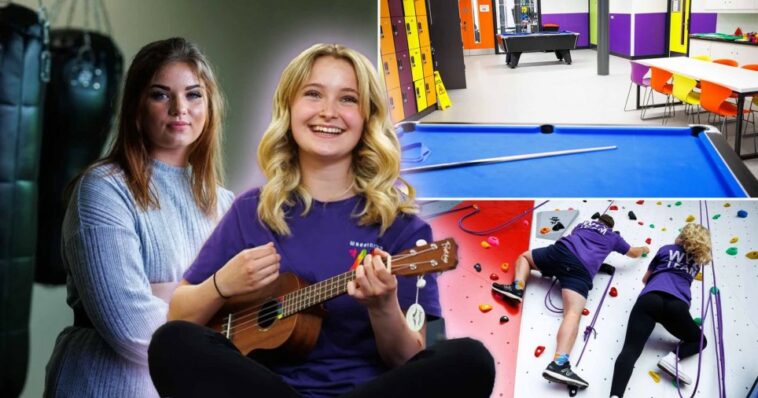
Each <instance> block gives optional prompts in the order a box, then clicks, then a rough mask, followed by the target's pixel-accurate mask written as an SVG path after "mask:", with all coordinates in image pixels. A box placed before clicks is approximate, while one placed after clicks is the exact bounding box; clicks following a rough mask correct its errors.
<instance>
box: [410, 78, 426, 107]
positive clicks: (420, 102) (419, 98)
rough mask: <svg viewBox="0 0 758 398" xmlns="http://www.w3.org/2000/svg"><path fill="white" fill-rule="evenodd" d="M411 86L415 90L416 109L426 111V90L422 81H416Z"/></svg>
mask: <svg viewBox="0 0 758 398" xmlns="http://www.w3.org/2000/svg"><path fill="white" fill-rule="evenodd" d="M413 86H414V88H415V90H416V109H417V110H418V111H419V112H421V111H423V110H424V109H426V88H425V87H424V79H423V78H421V79H418V80H416V81H414V82H413Z"/></svg>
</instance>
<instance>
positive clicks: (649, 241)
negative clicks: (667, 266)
mask: <svg viewBox="0 0 758 398" xmlns="http://www.w3.org/2000/svg"><path fill="white" fill-rule="evenodd" d="M645 243H647V244H648V245H649V244H651V243H653V240H652V239H650V238H647V239H645Z"/></svg>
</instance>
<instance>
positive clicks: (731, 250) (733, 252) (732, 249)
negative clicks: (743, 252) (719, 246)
mask: <svg viewBox="0 0 758 398" xmlns="http://www.w3.org/2000/svg"><path fill="white" fill-rule="evenodd" d="M726 254H728V255H730V256H734V255H736V254H737V248H736V247H730V248H728V249H726Z"/></svg>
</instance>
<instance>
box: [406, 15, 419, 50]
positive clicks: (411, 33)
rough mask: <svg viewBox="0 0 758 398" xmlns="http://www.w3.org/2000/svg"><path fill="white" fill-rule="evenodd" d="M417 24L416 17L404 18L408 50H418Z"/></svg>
mask: <svg viewBox="0 0 758 398" xmlns="http://www.w3.org/2000/svg"><path fill="white" fill-rule="evenodd" d="M417 23H418V22H417V20H416V17H405V34H406V36H408V49H409V50H412V49H414V48H419V47H420V45H419V42H418V25H416V24H417Z"/></svg>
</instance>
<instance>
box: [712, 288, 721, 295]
mask: <svg viewBox="0 0 758 398" xmlns="http://www.w3.org/2000/svg"><path fill="white" fill-rule="evenodd" d="M720 292H721V291H720V290H719V288H717V287H716V286H713V287H711V294H719V293H720Z"/></svg>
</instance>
